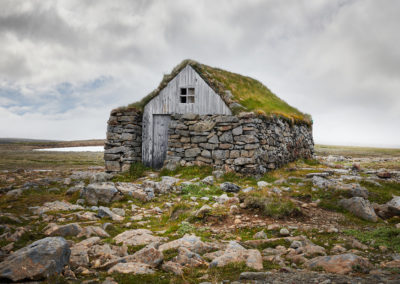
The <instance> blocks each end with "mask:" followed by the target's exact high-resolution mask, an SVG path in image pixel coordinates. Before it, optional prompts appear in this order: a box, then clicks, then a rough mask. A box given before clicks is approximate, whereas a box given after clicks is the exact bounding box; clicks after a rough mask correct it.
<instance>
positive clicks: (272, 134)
mask: <svg viewBox="0 0 400 284" xmlns="http://www.w3.org/2000/svg"><path fill="white" fill-rule="evenodd" d="M313 151H314V142H313V138H312V128H311V127H309V126H307V125H290V124H289V123H288V122H286V121H284V120H283V119H279V118H265V117H262V118H260V117H256V116H255V114H254V113H241V114H239V115H238V116H233V115H232V116H229V115H202V116H199V115H195V114H184V115H180V114H175V115H172V116H171V123H170V128H169V140H168V154H167V159H166V161H165V165H166V166H168V167H174V166H175V165H177V164H180V165H182V166H189V165H209V166H213V167H214V168H216V169H223V170H225V171H236V172H241V173H246V174H259V173H265V172H266V171H268V170H271V169H275V168H277V167H280V166H282V165H284V164H286V163H288V162H292V161H294V160H296V159H298V158H311V157H312V156H313Z"/></svg>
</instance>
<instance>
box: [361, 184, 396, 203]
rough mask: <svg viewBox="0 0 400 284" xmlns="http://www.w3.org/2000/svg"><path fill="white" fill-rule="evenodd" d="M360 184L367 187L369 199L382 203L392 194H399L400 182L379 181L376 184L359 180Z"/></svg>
mask: <svg viewBox="0 0 400 284" xmlns="http://www.w3.org/2000/svg"><path fill="white" fill-rule="evenodd" d="M360 185H362V186H364V187H365V188H366V189H368V191H369V193H370V195H369V197H368V199H369V201H371V202H376V203H379V204H383V203H386V202H388V201H389V200H391V199H392V197H393V195H397V196H399V195H400V183H396V182H380V185H381V186H378V185H376V184H374V183H372V182H368V181H361V182H360Z"/></svg>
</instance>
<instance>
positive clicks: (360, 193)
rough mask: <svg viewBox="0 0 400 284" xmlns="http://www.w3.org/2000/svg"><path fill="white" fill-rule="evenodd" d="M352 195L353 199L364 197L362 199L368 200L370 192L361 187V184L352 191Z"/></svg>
mask: <svg viewBox="0 0 400 284" xmlns="http://www.w3.org/2000/svg"><path fill="white" fill-rule="evenodd" d="M351 195H352V196H353V197H362V198H365V199H366V198H368V195H369V192H368V190H367V189H366V188H365V187H362V186H360V185H359V184H357V185H355V187H353V188H352V189H351Z"/></svg>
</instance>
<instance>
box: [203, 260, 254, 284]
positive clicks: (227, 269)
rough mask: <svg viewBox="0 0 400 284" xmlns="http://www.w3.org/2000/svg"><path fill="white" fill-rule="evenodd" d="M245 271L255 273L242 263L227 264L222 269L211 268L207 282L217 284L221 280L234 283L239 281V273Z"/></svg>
mask: <svg viewBox="0 0 400 284" xmlns="http://www.w3.org/2000/svg"><path fill="white" fill-rule="evenodd" d="M245 271H257V270H254V269H252V268H250V267H248V266H247V265H246V264H245V263H244V262H239V263H229V264H228V265H226V266H224V267H212V268H209V269H208V275H209V276H210V277H209V281H210V282H212V283H217V282H218V281H222V280H230V281H235V280H238V279H239V276H240V273H242V272H245Z"/></svg>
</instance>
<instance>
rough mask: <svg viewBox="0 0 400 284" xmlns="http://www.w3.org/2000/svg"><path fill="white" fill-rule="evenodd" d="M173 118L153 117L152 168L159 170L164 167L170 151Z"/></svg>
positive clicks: (161, 115)
mask: <svg viewBox="0 0 400 284" xmlns="http://www.w3.org/2000/svg"><path fill="white" fill-rule="evenodd" d="M170 120H171V118H170V116H169V115H166V114H154V115H153V125H154V126H153V159H152V167H153V168H155V169H159V168H161V167H162V166H163V163H164V160H165V158H166V156H167V149H168V125H169V122H170Z"/></svg>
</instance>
